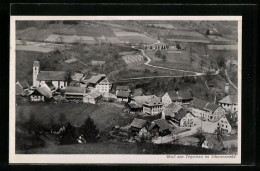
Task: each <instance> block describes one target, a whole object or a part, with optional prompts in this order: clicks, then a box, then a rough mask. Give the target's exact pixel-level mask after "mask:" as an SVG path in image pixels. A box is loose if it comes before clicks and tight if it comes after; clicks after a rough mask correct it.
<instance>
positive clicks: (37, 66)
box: [33, 61, 40, 87]
mask: <svg viewBox="0 0 260 171" xmlns="http://www.w3.org/2000/svg"><path fill="white" fill-rule="evenodd" d="M39 72H40V62H39V61H34V62H33V86H34V87H38V86H39V85H38V82H37V76H38V74H39Z"/></svg>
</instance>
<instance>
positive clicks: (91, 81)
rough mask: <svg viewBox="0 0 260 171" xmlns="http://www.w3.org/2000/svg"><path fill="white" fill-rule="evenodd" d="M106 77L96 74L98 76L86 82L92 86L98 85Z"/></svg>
mask: <svg viewBox="0 0 260 171" xmlns="http://www.w3.org/2000/svg"><path fill="white" fill-rule="evenodd" d="M105 77H106V75H105V74H98V75H93V76H92V77H91V78H90V79H89V80H88V82H89V83H92V84H97V83H99V82H100V81H101V80H102V79H104V78H105Z"/></svg>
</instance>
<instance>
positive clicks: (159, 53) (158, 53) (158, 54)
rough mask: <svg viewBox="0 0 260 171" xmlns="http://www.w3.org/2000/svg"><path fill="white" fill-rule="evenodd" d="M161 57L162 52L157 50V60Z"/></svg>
mask: <svg viewBox="0 0 260 171" xmlns="http://www.w3.org/2000/svg"><path fill="white" fill-rule="evenodd" d="M161 55H162V53H161V51H159V50H157V51H156V52H155V56H156V57H157V58H160V57H161Z"/></svg>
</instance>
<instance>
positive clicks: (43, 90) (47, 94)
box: [36, 86, 52, 98]
mask: <svg viewBox="0 0 260 171" xmlns="http://www.w3.org/2000/svg"><path fill="white" fill-rule="evenodd" d="M36 91H38V92H39V93H40V94H42V95H43V96H45V97H47V98H51V97H52V93H51V91H50V90H48V88H47V87H44V86H43V87H39V88H37V89H36Z"/></svg>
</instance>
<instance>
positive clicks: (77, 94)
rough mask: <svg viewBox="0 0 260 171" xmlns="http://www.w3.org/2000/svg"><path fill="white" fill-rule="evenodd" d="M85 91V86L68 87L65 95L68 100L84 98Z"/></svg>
mask: <svg viewBox="0 0 260 171" xmlns="http://www.w3.org/2000/svg"><path fill="white" fill-rule="evenodd" d="M85 93H86V89H85V88H84V87H66V89H65V93H64V96H65V98H66V99H68V100H71V99H77V100H83V97H84V95H85Z"/></svg>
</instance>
